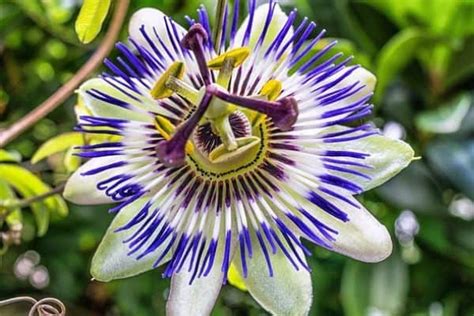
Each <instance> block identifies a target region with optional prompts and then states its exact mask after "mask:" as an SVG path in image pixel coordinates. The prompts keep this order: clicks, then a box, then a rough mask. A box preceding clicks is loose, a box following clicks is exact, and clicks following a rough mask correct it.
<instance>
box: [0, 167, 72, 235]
mask: <svg viewBox="0 0 474 316" xmlns="http://www.w3.org/2000/svg"><path fill="white" fill-rule="evenodd" d="M0 178H1V179H3V180H4V181H6V182H7V183H8V184H9V185H10V186H12V187H13V188H14V189H15V190H16V191H17V192H18V193H19V194H20V195H21V196H22V197H23V198H31V197H35V196H38V195H41V194H44V193H46V192H49V191H51V188H50V187H49V186H48V185H47V184H46V183H44V182H43V181H42V180H41V179H40V178H38V177H37V176H35V175H34V174H33V173H31V172H30V171H28V170H26V169H24V168H22V167H19V166H16V165H8V164H0ZM30 207H31V210H32V211H33V214H34V216H35V219H36V222H37V225H38V235H39V236H42V235H44V234H45V233H46V231H47V229H48V224H49V217H50V212H51V213H56V214H58V215H60V216H65V215H66V214H67V213H68V209H67V205H66V203H65V202H64V200H63V199H62V198H61V197H60V196H59V195H53V196H50V197H48V198H45V199H43V200H41V201H39V202H34V203H32V204H31V205H30Z"/></svg>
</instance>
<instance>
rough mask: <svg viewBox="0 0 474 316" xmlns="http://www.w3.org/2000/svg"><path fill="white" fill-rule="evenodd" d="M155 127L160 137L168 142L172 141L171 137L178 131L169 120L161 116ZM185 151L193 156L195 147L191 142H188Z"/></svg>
mask: <svg viewBox="0 0 474 316" xmlns="http://www.w3.org/2000/svg"><path fill="white" fill-rule="evenodd" d="M155 127H156V130H157V131H158V133H160V135H161V136H163V138H164V139H166V140H170V139H171V137H172V136H171V135H172V133H173V131H174V130H175V129H176V126H174V125H173V123H171V122H170V121H169V120H168V119H166V118H164V117H163V116H161V115H157V116H156V117H155ZM185 149H186V153H187V154H192V153H193V151H194V146H193V144H192V143H191V142H190V141H188V142H187V143H186V147H185Z"/></svg>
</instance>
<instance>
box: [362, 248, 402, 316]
mask: <svg viewBox="0 0 474 316" xmlns="http://www.w3.org/2000/svg"><path fill="white" fill-rule="evenodd" d="M408 280H409V277H408V269H407V266H406V264H405V263H404V262H403V261H402V259H401V258H400V256H399V255H398V253H397V252H394V253H393V254H392V255H391V256H390V257H389V258H388V259H387V260H385V261H383V262H381V263H378V264H376V265H375V266H374V269H373V272H372V280H371V287H370V307H372V308H375V309H376V310H378V311H380V312H381V313H382V314H383V315H403V312H404V310H403V309H404V308H405V302H406V299H407V294H408Z"/></svg>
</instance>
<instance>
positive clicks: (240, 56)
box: [207, 47, 250, 70]
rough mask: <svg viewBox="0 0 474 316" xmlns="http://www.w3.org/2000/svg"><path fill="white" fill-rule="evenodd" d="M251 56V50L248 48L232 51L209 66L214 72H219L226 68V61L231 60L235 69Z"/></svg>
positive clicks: (208, 63)
mask: <svg viewBox="0 0 474 316" xmlns="http://www.w3.org/2000/svg"><path fill="white" fill-rule="evenodd" d="M249 55H250V49H249V48H248V47H239V48H235V49H231V50H229V51H227V52H225V53H223V54H220V55H219V56H217V57H216V58H214V59H211V60H210V61H208V62H207V66H208V67H209V68H211V69H213V70H219V69H221V68H222V67H223V66H224V62H225V61H226V60H230V61H231V62H232V67H234V68H235V67H238V66H240V65H242V63H243V62H244V61H245V59H246V58H247V57H248V56H249Z"/></svg>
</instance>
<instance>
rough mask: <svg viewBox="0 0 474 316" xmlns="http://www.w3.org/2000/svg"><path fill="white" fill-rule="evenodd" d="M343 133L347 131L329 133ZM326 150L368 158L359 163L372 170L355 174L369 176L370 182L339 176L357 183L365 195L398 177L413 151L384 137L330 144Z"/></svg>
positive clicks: (408, 162) (399, 141) (359, 178)
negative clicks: (344, 151)
mask: <svg viewBox="0 0 474 316" xmlns="http://www.w3.org/2000/svg"><path fill="white" fill-rule="evenodd" d="M344 129H347V128H346V127H343V126H335V127H332V128H331V129H330V130H331V132H337V131H342V130H344ZM326 149H328V150H347V151H355V152H361V153H366V154H370V156H369V157H367V158H365V159H364V160H361V161H359V162H361V163H363V164H365V165H367V166H369V167H371V169H367V168H357V171H360V172H362V173H363V174H365V175H367V176H369V177H370V179H364V178H361V177H360V176H356V175H351V174H347V173H344V174H342V173H339V175H340V176H341V177H343V178H345V179H347V180H349V181H352V182H354V183H357V184H358V185H359V186H361V187H362V188H363V189H364V191H367V190H370V189H372V188H374V187H377V186H379V185H381V184H383V183H384V182H386V181H388V180H389V179H391V178H392V177H394V176H395V175H397V174H398V173H399V172H400V171H402V170H403V169H405V168H406V167H407V166H408V165H409V164H410V162H411V161H412V160H413V156H414V151H413V149H412V148H411V147H410V145H408V144H407V143H405V142H403V141H401V140H398V139H391V138H388V137H385V136H383V135H371V136H368V137H364V138H361V139H358V140H351V141H346V142H339V143H331V144H330V146H329V145H328V147H327V148H326ZM354 169H356V168H354ZM334 173H337V172H334Z"/></svg>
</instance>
